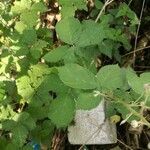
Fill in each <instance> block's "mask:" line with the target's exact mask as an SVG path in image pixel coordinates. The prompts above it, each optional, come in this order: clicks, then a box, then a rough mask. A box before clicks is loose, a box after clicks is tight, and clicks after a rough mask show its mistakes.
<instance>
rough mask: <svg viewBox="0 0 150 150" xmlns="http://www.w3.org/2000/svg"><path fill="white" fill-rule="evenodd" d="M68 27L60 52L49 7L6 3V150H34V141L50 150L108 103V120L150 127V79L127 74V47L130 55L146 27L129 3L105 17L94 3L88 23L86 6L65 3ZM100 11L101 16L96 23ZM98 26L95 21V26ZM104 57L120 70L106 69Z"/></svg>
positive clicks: (0, 54)
mask: <svg viewBox="0 0 150 150" xmlns="http://www.w3.org/2000/svg"><path fill="white" fill-rule="evenodd" d="M58 3H59V5H60V6H61V9H60V13H61V17H62V18H61V20H60V21H59V22H58V23H57V24H56V27H55V29H56V33H57V35H58V38H59V40H60V41H61V45H60V46H58V47H56V48H55V47H54V46H53V41H52V31H51V30H50V29H48V28H46V27H43V26H42V23H41V20H40V16H41V14H42V13H45V12H46V11H47V7H46V5H45V3H44V2H43V1H42V0H20V1H17V0H15V1H13V2H12V1H11V0H8V1H5V0H2V1H1V2H0V14H1V16H0V46H1V48H0V136H1V137H0V147H1V149H2V150H9V149H14V150H20V149H23V150H27V149H32V145H31V144H29V143H30V141H31V140H33V141H36V142H38V143H41V144H45V145H47V146H48V147H50V139H51V138H52V136H53V132H54V129H55V127H57V128H66V127H67V126H68V125H69V124H70V123H71V121H72V120H73V119H74V115H75V111H76V110H77V109H84V110H89V109H92V108H94V107H96V106H97V105H98V104H99V103H100V101H101V100H102V98H105V100H106V101H109V103H108V108H107V111H106V114H107V116H108V117H112V116H114V115H115V114H116V112H119V113H120V114H121V115H122V118H123V121H122V123H124V122H126V121H127V122H130V123H131V122H132V121H134V120H136V121H137V122H138V124H139V125H146V126H148V127H150V123H149V122H148V121H147V120H146V118H145V117H144V116H143V113H141V112H142V111H141V110H145V109H149V107H150V73H149V72H144V73H142V74H140V75H139V76H138V75H137V74H136V73H135V72H134V71H133V69H131V68H124V67H120V66H119V65H118V64H121V61H122V60H121V55H120V53H119V49H120V48H124V49H125V50H127V51H130V50H131V45H130V39H129V35H128V34H126V32H125V30H127V31H128V33H129V34H130V35H135V31H136V26H137V24H138V23H139V20H138V18H137V16H136V14H135V13H134V12H133V11H132V10H131V9H130V8H129V6H128V5H127V4H126V3H121V4H120V5H119V6H117V7H113V6H112V8H110V9H108V10H106V12H105V13H104V12H102V11H101V10H102V9H103V7H104V5H105V4H103V3H102V2H100V1H99V0H95V7H94V9H93V11H92V12H91V16H90V18H89V19H84V20H82V21H81V20H78V18H75V17H74V16H75V13H76V10H77V9H78V10H83V9H84V10H85V11H87V4H86V1H85V0H72V2H71V3H70V1H69V0H59V1H58ZM99 12H101V16H100V17H97V16H98V14H99ZM95 20H96V21H95ZM102 54H103V55H105V56H107V57H109V58H113V59H115V60H116V62H118V64H112V65H106V66H102V67H101V68H100V69H99V71H98V72H97V68H96V60H97V58H98V57H99V56H101V55H102Z"/></svg>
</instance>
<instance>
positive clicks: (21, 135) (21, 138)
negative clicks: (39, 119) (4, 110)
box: [12, 125, 28, 147]
mask: <svg viewBox="0 0 150 150" xmlns="http://www.w3.org/2000/svg"><path fill="white" fill-rule="evenodd" d="M27 135H28V131H27V129H26V128H25V127H24V126H22V125H19V126H16V127H15V128H13V130H12V142H13V143H14V144H15V145H18V146H19V147H22V146H23V145H24V144H25V142H26V138H27Z"/></svg>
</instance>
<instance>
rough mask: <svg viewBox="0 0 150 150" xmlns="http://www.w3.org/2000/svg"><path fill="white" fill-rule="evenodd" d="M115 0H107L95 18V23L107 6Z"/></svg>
mask: <svg viewBox="0 0 150 150" xmlns="http://www.w3.org/2000/svg"><path fill="white" fill-rule="evenodd" d="M113 1H114V0H107V1H106V2H105V4H104V6H103V7H102V9H101V10H100V12H99V14H98V16H97V18H96V19H95V23H96V22H98V20H99V19H100V17H101V15H102V13H103V11H104V10H105V8H106V7H107V6H108V5H109V4H110V3H112V2H113Z"/></svg>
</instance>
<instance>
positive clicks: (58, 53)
mask: <svg viewBox="0 0 150 150" xmlns="http://www.w3.org/2000/svg"><path fill="white" fill-rule="evenodd" d="M68 49H69V47H68V46H60V47H58V48H56V49H53V50H51V51H50V52H49V53H47V54H46V55H45V56H44V57H43V58H44V59H45V61H47V62H58V61H60V60H62V59H63V57H64V56H65V55H66V53H67V52H68Z"/></svg>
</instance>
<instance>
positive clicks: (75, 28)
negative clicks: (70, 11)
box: [56, 18, 81, 45]
mask: <svg viewBox="0 0 150 150" xmlns="http://www.w3.org/2000/svg"><path fill="white" fill-rule="evenodd" d="M56 31H57V34H58V36H59V38H60V39H61V40H62V41H63V42H65V43H67V44H70V45H73V44H74V43H76V42H77V41H78V39H79V36H80V33H81V25H80V22H79V21H78V20H77V19H75V18H66V19H62V20H61V21H60V22H58V23H57V25H56Z"/></svg>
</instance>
